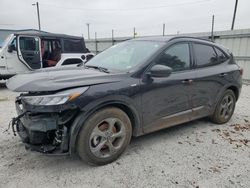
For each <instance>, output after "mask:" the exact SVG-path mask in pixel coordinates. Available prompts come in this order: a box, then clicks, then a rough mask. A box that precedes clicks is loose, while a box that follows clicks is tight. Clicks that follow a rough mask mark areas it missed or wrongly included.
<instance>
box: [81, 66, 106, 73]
mask: <svg viewBox="0 0 250 188" xmlns="http://www.w3.org/2000/svg"><path fill="white" fill-rule="evenodd" d="M85 67H86V68H94V69H98V70H99V71H101V72H105V73H109V71H108V69H107V68H104V67H99V66H94V65H85Z"/></svg>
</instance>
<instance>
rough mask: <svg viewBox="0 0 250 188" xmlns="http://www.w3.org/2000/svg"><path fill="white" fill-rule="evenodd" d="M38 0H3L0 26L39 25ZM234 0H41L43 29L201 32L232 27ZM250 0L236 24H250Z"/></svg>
mask: <svg viewBox="0 0 250 188" xmlns="http://www.w3.org/2000/svg"><path fill="white" fill-rule="evenodd" d="M35 1H36V0H34V1H32V0H0V29H27V28H35V29H37V28H38V24H37V14H36V7H35V6H32V3H34V2H35ZM234 4H235V0H174V1H173V0H106V1H105V0H88V1H87V0H71V1H69V0H53V1H52V0H40V1H39V5H40V16H41V26H42V30H45V31H49V32H56V33H65V34H72V35H82V34H83V35H84V37H85V38H87V26H86V23H90V34H91V38H94V33H95V32H97V37H98V38H99V37H110V36H111V30H112V29H114V35H115V36H131V35H132V34H133V27H136V31H137V33H138V35H139V36H144V35H157V34H162V24H163V23H165V24H166V34H176V33H177V32H178V31H179V32H180V33H189V32H200V31H210V30H211V19H212V15H213V14H214V15H215V30H216V31H219V30H227V29H230V27H231V22H232V17H233V10H234ZM249 7H250V0H239V3H238V11H237V16H236V21H235V29H245V28H250V11H249Z"/></svg>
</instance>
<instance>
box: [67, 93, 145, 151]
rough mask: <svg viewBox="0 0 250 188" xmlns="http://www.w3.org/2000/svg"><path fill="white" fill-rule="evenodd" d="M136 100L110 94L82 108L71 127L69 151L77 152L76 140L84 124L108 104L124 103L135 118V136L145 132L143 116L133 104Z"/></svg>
mask: <svg viewBox="0 0 250 188" xmlns="http://www.w3.org/2000/svg"><path fill="white" fill-rule="evenodd" d="M133 103H134V101H133V100H132V99H131V98H129V97H126V96H119V95H115V96H108V97H105V98H101V99H98V100H96V101H94V102H92V103H90V104H88V105H86V106H85V107H83V108H82V109H81V110H80V113H79V114H78V116H77V117H76V118H75V120H74V122H73V123H72V125H71V128H70V142H69V153H70V154H73V153H75V152H76V148H75V147H76V141H77V136H78V133H79V131H80V130H81V127H82V124H83V123H84V122H85V121H86V120H87V119H88V118H89V117H90V116H91V115H92V114H93V113H94V112H96V111H97V110H99V109H101V108H104V107H106V106H112V105H113V106H116V105H123V106H126V108H128V109H129V110H130V112H131V113H132V115H133V118H134V127H133V136H140V135H142V134H143V130H142V126H141V122H142V119H141V118H142V116H141V113H139V112H138V110H137V108H136V107H135V105H132V104H133Z"/></svg>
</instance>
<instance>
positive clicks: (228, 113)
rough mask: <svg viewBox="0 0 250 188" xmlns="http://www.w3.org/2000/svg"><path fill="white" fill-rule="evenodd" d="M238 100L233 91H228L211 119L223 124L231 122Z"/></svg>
mask: <svg viewBox="0 0 250 188" xmlns="http://www.w3.org/2000/svg"><path fill="white" fill-rule="evenodd" d="M235 103H236V98H235V94H234V92H233V91H232V90H226V91H225V93H224V95H223V97H222V98H221V100H220V101H219V102H218V104H217V105H216V109H215V111H214V114H213V115H212V117H211V119H212V121H213V122H215V123H218V124H222V123H226V122H228V121H229V120H230V118H231V117H232V115H233V113H234V108H235Z"/></svg>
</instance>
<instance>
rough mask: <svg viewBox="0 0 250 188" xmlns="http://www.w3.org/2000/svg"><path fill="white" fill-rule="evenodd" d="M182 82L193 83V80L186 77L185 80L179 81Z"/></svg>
mask: <svg viewBox="0 0 250 188" xmlns="http://www.w3.org/2000/svg"><path fill="white" fill-rule="evenodd" d="M181 82H182V83H183V84H191V83H193V80H191V79H186V80H182V81H181Z"/></svg>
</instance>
